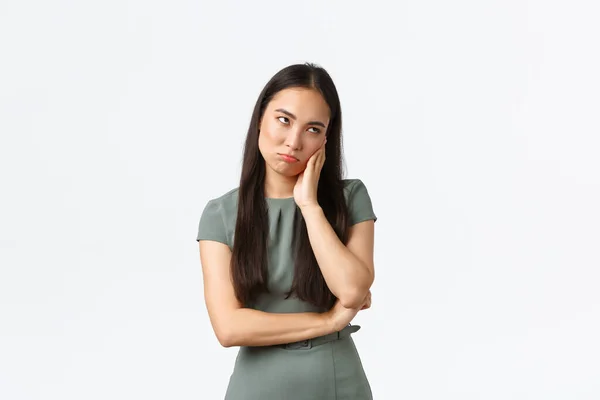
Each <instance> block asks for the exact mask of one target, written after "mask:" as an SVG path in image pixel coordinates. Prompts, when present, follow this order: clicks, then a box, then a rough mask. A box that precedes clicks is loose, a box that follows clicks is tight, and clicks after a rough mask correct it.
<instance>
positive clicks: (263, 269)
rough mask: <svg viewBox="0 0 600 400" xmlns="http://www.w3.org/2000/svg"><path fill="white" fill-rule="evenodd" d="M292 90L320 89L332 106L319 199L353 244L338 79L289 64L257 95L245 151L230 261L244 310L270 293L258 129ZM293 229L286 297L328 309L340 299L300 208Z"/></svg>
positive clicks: (336, 228) (316, 68)
mask: <svg viewBox="0 0 600 400" xmlns="http://www.w3.org/2000/svg"><path fill="white" fill-rule="evenodd" d="M291 87H303V88H311V89H314V90H317V91H318V92H320V93H321V95H322V96H323V98H324V99H325V102H326V103H327V104H328V105H329V109H330V119H329V126H328V128H327V133H326V134H327V144H326V145H325V157H326V161H325V164H324V165H323V168H322V170H321V174H320V177H319V185H318V188H317V199H318V202H319V205H320V206H321V208H322V209H323V212H324V214H325V216H326V218H327V220H328V221H329V223H330V224H331V226H332V227H333V229H334V231H335V233H336V234H337V236H338V237H339V238H340V240H341V241H342V243H346V241H347V239H348V212H347V205H346V201H345V198H344V187H343V181H342V178H343V165H342V136H341V131H342V111H341V108H340V100H339V97H338V93H337V90H336V88H335V85H334V83H333V80H332V79H331V77H330V76H329V74H328V73H327V71H326V70H325V69H323V68H322V67H319V66H317V65H315V64H311V63H306V64H295V65H290V66H288V67H285V68H283V69H282V70H280V71H279V72H277V73H276V74H275V75H274V76H273V77H272V78H271V79H270V80H269V82H268V83H267V84H266V85H265V87H264V89H263V90H262V92H261V93H260V95H259V96H258V100H257V101H256V105H255V106H254V111H253V113H252V118H251V121H250V127H249V128H248V135H247V137H246V143H245V146H244V158H243V162H242V173H241V178H240V185H239V189H238V209H237V221H236V225H235V234H234V244H233V251H232V259H231V275H232V279H233V286H234V289H235V294H236V296H237V298H238V300H239V301H240V302H241V303H242V304H244V305H248V304H250V303H252V301H254V300H255V299H256V296H257V295H258V294H260V293H262V292H268V285H267V284H268V252H267V251H268V238H269V221H268V210H267V202H266V200H265V193H264V183H265V168H266V167H265V160H264V158H263V156H262V154H261V153H260V151H259V147H258V136H259V124H260V120H261V118H262V116H263V113H264V111H265V108H266V107H267V104H269V102H270V101H271V99H272V98H273V96H275V94H277V93H278V92H279V91H281V90H283V89H286V88H291ZM294 229H295V235H294V237H295V238H296V242H295V257H294V259H295V267H294V279H293V283H292V288H291V290H290V292H289V293H287V295H288V297H289V296H290V295H295V296H297V297H298V298H299V299H301V300H304V301H307V302H309V303H312V304H313V305H315V306H317V307H319V308H322V309H328V308H330V307H331V306H332V305H333V304H334V302H335V300H336V298H335V296H334V295H333V293H332V292H331V290H330V289H329V287H328V286H327V284H326V283H325V279H324V278H323V274H322V273H321V270H320V269H319V266H318V264H317V260H316V258H315V255H314V252H313V250H312V248H311V245H310V242H309V239H308V232H307V229H306V222H305V221H304V219H303V218H302V213H301V212H300V211H299V209H298V208H296V217H295V219H294Z"/></svg>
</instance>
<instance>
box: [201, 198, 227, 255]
mask: <svg viewBox="0 0 600 400" xmlns="http://www.w3.org/2000/svg"><path fill="white" fill-rule="evenodd" d="M222 211H223V208H222V207H221V205H220V203H219V202H217V201H216V200H210V201H209V202H208V203H207V204H206V206H205V207H204V211H202V216H201V217H200V223H199V224H198V235H197V237H196V241H200V240H214V241H216V242H221V243H224V244H226V245H229V243H228V242H227V232H226V231H225V223H224V220H223V213H222Z"/></svg>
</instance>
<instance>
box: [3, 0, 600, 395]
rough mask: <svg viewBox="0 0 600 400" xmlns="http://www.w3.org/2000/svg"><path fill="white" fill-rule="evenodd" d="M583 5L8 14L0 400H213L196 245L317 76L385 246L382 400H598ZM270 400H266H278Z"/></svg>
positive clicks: (190, 7) (364, 334)
mask: <svg viewBox="0 0 600 400" xmlns="http://www.w3.org/2000/svg"><path fill="white" fill-rule="evenodd" d="M599 17H600V13H599V10H598V5H597V3H596V2H593V1H578V0H572V1H569V2H567V1H541V0H537V1H516V0H511V1H506V0H505V1H458V2H445V1H403V2H392V1H389V2H381V1H379V2H378V1H371V2H358V1H304V2H300V1H296V2H281V1H278V2H276V1H254V2H250V1H219V2H217V1H211V2H209V1H204V2H202V1H181V0H171V1H164V0H163V1H139V0H137V1H133V0H132V1H115V0H111V1H102V2H99V1H95V2H91V1H87V2H75V1H66V0H57V1H52V2H49V1H16V0H1V1H0V133H1V141H0V178H1V179H0V205H1V207H0V399H3V400H34V399H35V400H37V399H43V400H70V399H72V400H80V399H86V400H96V399H102V400H105V399H111V400H113V399H114V400H116V399H128V400H129V399H147V400H155V399H178V400H179V399H180V400H183V399H203V400H204V399H207V400H212V399H220V398H222V397H223V395H224V393H225V388H226V386H227V382H228V379H229V374H230V372H231V369H232V367H233V361H234V358H235V355H236V352H237V349H235V348H232V349H224V348H221V347H220V346H219V344H218V342H217V340H216V339H215V336H214V334H213V332H212V329H211V326H210V323H209V320H208V316H207V313H206V309H205V307H204V301H203V292H202V275H201V269H200V262H199V256H198V244H197V242H196V240H195V235H196V230H197V226H198V221H199V218H200V214H201V212H202V209H203V208H204V206H205V204H206V202H207V201H208V200H209V199H210V198H214V197H217V196H219V195H221V194H223V193H224V192H225V191H227V190H229V189H231V188H233V187H236V186H237V184H238V179H239V172H240V161H241V150H242V144H243V140H244V137H245V134H246V130H247V128H248V124H249V120H250V114H251V111H252V107H253V105H254V102H255V101H256V98H257V96H258V94H259V92H260V90H261V89H262V87H263V85H264V84H265V83H266V82H267V80H268V79H269V78H270V77H271V76H272V75H273V74H274V73H275V72H276V71H278V70H279V69H280V68H283V67H284V66H286V65H288V64H291V63H296V62H305V61H311V62H315V63H318V64H320V65H322V66H323V67H325V68H326V69H327V70H328V71H329V72H330V74H331V75H332V77H333V79H334V81H335V83H336V84H337V87H338V91H339V93H340V96H341V101H342V110H343V116H344V140H345V156H346V162H347V171H348V174H347V177H350V178H360V179H362V180H363V182H364V183H365V184H366V185H367V188H368V189H369V192H370V194H371V197H372V200H373V205H374V209H375V212H376V213H377V216H378V217H379V220H378V221H377V223H376V254H375V262H376V274H377V277H376V282H375V284H374V287H373V306H372V308H371V309H370V310H366V311H364V312H361V313H360V314H359V315H358V317H357V319H356V320H355V322H356V323H358V324H361V325H362V327H363V329H362V330H361V331H360V332H358V333H357V334H356V335H354V337H355V341H356V343H357V346H358V348H359V351H360V354H361V357H362V360H363V364H364V367H365V370H366V372H367V375H368V377H369V379H370V381H371V385H372V388H373V393H374V397H375V399H377V400H385V399H391V400H395V399H410V400H420V399H457V400H458V399H460V400H467V399H469V400H470V399H473V400H475V399H485V400H495V399H498V400H506V399H528V400H529V399H545V400H549V399H569V400H574V399H598V398H600V361H599V360H600V344H599V340H598V338H599V337H600V290H599V289H598V287H599V284H600V207H599V204H600V157H599V153H600V139H599V134H600V122H599V119H598V115H599V110H600V96H599V93H600V78H599V74H598V71H600V54H599V53H600V52H599V50H598V40H597V38H598V37H600V25H598V19H599ZM265 400H268V399H265Z"/></svg>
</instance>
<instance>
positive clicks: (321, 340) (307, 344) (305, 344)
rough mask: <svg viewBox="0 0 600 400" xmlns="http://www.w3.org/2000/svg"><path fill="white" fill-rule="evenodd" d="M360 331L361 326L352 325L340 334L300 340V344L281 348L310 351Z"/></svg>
mask: <svg viewBox="0 0 600 400" xmlns="http://www.w3.org/2000/svg"><path fill="white" fill-rule="evenodd" d="M359 329H360V325H350V324H348V326H347V327H345V328H344V329H342V330H341V331H338V332H333V333H330V334H328V335H324V336H318V337H316V338H312V339H307V340H300V341H298V342H293V343H286V344H282V345H281V347H283V348H284V349H288V350H308V349H311V348H313V347H315V346H320V345H322V344H325V343H329V342H332V341H334V340H339V339H342V338H345V337H348V336H350V335H351V334H352V333H354V332H356V331H357V330H359Z"/></svg>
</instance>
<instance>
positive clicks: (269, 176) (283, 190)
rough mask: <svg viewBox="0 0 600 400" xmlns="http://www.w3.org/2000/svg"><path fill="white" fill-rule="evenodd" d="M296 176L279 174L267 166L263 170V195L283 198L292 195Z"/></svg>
mask: <svg viewBox="0 0 600 400" xmlns="http://www.w3.org/2000/svg"><path fill="white" fill-rule="evenodd" d="M297 179H298V177H297V176H284V175H281V174H279V173H277V172H275V171H273V170H272V169H270V168H269V167H268V166H267V168H266V171H265V197H269V198H275V199H284V198H288V197H294V185H296V180H297Z"/></svg>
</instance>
